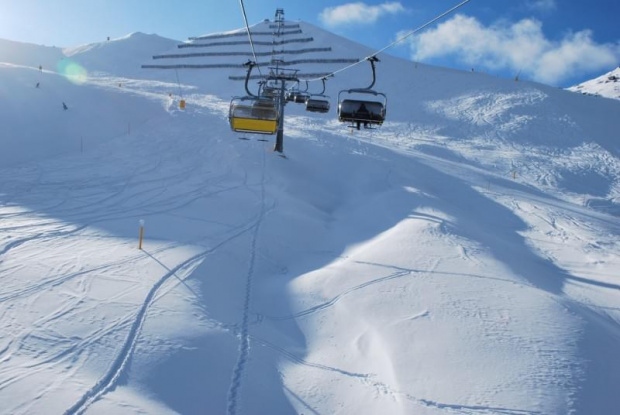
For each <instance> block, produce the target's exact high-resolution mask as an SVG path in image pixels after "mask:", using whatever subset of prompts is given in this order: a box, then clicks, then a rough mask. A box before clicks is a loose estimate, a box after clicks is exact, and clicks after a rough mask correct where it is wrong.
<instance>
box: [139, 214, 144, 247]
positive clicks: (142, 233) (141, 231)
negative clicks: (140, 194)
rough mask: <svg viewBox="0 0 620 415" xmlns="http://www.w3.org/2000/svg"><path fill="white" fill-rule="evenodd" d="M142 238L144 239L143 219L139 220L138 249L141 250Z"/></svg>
mask: <svg viewBox="0 0 620 415" xmlns="http://www.w3.org/2000/svg"><path fill="white" fill-rule="evenodd" d="M143 238H144V219H140V242H138V249H142V239H143Z"/></svg>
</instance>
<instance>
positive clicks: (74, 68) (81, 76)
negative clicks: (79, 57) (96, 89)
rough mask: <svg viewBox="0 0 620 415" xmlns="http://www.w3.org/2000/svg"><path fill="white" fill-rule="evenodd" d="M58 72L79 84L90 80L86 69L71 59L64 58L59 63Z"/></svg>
mask: <svg viewBox="0 0 620 415" xmlns="http://www.w3.org/2000/svg"><path fill="white" fill-rule="evenodd" d="M58 73H60V74H62V75H63V76H65V77H66V78H67V79H68V80H69V81H71V82H73V83H74V84H77V85H82V84H83V83H85V82H86V81H87V80H88V72H87V71H86V69H84V68H83V67H82V66H80V65H78V64H77V63H75V62H73V61H71V60H69V59H63V60H62V61H60V62H59V63H58Z"/></svg>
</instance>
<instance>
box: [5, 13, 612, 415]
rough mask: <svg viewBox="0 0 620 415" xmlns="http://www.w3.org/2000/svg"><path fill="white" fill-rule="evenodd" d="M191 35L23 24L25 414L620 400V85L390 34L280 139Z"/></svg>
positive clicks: (330, 44) (10, 230)
mask: <svg viewBox="0 0 620 415" xmlns="http://www.w3.org/2000/svg"><path fill="white" fill-rule="evenodd" d="M272 23H273V22H271V23H270V22H261V23H259V24H257V25H255V26H253V27H252V29H253V30H256V31H261V30H262V31H267V30H269V28H268V25H269V24H272ZM291 23H294V24H299V25H300V28H301V30H302V32H303V34H302V35H298V36H302V37H312V38H313V42H312V46H311V47H312V48H324V49H325V48H331V50H330V51H329V52H326V51H324V52H313V54H312V58H316V59H323V58H324V59H329V58H347V59H352V58H363V57H365V56H368V55H369V54H371V53H372V50H370V49H368V48H366V47H364V46H362V45H359V44H356V43H354V42H352V41H349V40H346V39H343V38H340V37H338V36H336V35H333V34H331V33H328V32H326V31H324V30H323V29H320V28H318V27H315V26H313V25H310V24H307V23H304V22H297V21H294V22H291ZM239 39H243V38H242V37H240V38H239ZM177 43H180V42H174V41H170V40H168V39H162V38H159V37H157V36H154V35H144V34H140V33H136V34H133V35H130V36H127V37H125V38H122V39H114V40H111V41H109V42H103V43H101V44H97V45H88V46H85V47H81V48H74V49H71V50H64V51H63V50H61V49H53V48H44V47H38V46H34V45H24V44H19V43H17V42H10V41H3V42H2V43H0V61H3V62H5V63H0V97H1V99H0V128H1V130H0V131H1V132H2V134H1V136H0V140H1V143H0V144H1V148H2V151H1V152H0V178H1V180H0V413H2V414H15V415H18V414H67V415H73V414H112V413H122V414H140V413H148V414H177V413H178V414H204V413H208V414H276V413H277V414H289V413H290V414H294V413H297V414H306V415H307V414H337V413H338V414H433V415H434V414H503V415H507V414H510V415H525V414H613V413H617V411H618V408H620V395H619V394H618V393H617V392H618V385H620V353H618V351H619V350H620V325H619V324H620V275H619V271H618V270H620V246H619V244H620V238H619V235H620V221H619V219H618V216H619V215H620V200H619V195H620V185H619V177H620V174H619V173H620V161H619V154H620V151H619V150H620V142H619V141H618V138H619V135H618V132H619V131H620V117H618V114H620V102H617V101H614V100H609V99H601V98H598V97H591V96H583V95H580V94H576V93H572V92H569V91H565V90H561V89H558V88H553V87H548V86H545V85H540V84H536V83H531V82H524V81H520V82H514V81H513V80H505V79H499V78H496V77H493V76H490V75H485V74H480V73H471V72H466V71H457V70H451V69H444V68H438V67H432V66H427V65H423V64H420V63H414V62H409V61H405V60H401V59H397V58H394V57H391V56H389V55H385V54H383V55H381V56H379V57H380V59H381V62H380V63H378V65H377V70H378V72H377V73H378V79H377V85H376V87H375V89H376V90H379V91H382V92H385V93H386V94H387V96H388V107H387V108H388V115H387V121H386V123H385V124H384V125H383V126H382V127H380V128H379V129H374V130H363V129H362V130H361V131H356V130H350V129H348V128H347V127H346V126H344V125H342V124H340V123H338V121H337V119H336V116H335V110H334V109H335V108H336V106H337V93H338V91H339V90H340V89H345V88H355V87H364V86H366V85H367V84H368V83H369V81H370V69H369V67H368V66H367V65H358V66H356V67H354V68H352V69H351V70H350V71H347V72H346V73H342V74H340V75H338V76H336V77H334V78H333V79H330V80H329V81H328V84H327V88H328V90H327V94H329V95H330V96H331V104H332V111H331V112H330V113H328V114H325V115H316V114H309V113H305V112H304V111H303V107H301V106H295V105H294V104H289V105H287V108H286V114H287V115H286V121H285V142H284V151H285V155H286V158H281V157H277V156H276V155H275V154H274V153H273V151H272V148H273V138H271V137H265V136H254V135H243V134H237V133H234V132H232V131H231V130H230V128H229V126H228V120H227V116H228V104H229V100H230V98H231V97H232V96H233V95H243V83H242V82H239V81H233V80H229V76H231V75H232V76H243V74H244V70H243V69H241V68H239V69H230V68H228V69H226V68H221V69H204V70H198V69H194V70H191V69H181V70H178V77H179V81H178V82H177V79H176V74H175V71H174V70H165V69H160V70H158V69H140V65H142V64H146V65H150V64H153V62H154V60H153V59H152V56H153V55H156V54H174V53H181V52H183V51H185V49H178V48H176V47H175V46H174V45H176V44H177ZM299 47H300V48H302V47H303V48H306V47H310V46H299ZM242 48H243V46H240V47H239V49H235V50H246V52H248V53H249V49H247V47H246V49H242ZM188 49H189V48H188ZM230 50H231V48H230V45H228V46H213V47H211V48H210V50H209V51H210V52H217V51H230ZM269 50H271V47H267V46H264V47H261V46H257V51H259V52H260V51H269ZM18 51H19V53H18ZM43 57H45V59H47V61H45V62H43V63H41V62H40V61H41V60H43ZM304 58H305V57H304ZM215 59H216V61H217V60H218V59H219V60H220V61H221V62H224V61H225V62H232V63H243V62H245V61H246V60H247V57H243V56H241V57H230V56H229V57H225V58H222V57H220V58H215ZM291 59H297V58H296V57H295V58H291ZM187 60H188V61H191V59H187ZM59 61H60V62H61V65H60V66H57V62H59ZM181 62H184V60H181ZM193 62H194V63H196V62H195V60H194V61H193ZM205 62H207V61H206V60H202V61H200V63H205ZM213 62H214V61H213V60H210V61H208V63H213ZM175 63H179V61H176V62H175ZM72 64H76V65H79V68H83V69H84V70H85V71H82V70H81V69H80V70H78V69H75V70H68V69H66V68H67V67H70V66H71V65H72ZM39 65H42V66H43V68H42V70H41V71H40V70H39V68H38V66H39ZM342 66H344V65H343V64H336V63H332V64H329V65H325V64H322V65H314V64H312V63H307V64H301V65H299V68H300V70H301V71H302V72H305V73H317V72H320V71H323V70H326V71H332V70H335V69H337V68H339V67H342ZM57 68H63V69H57ZM74 68H78V66H75V67H74ZM59 71H65V74H66V73H69V74H71V76H69V77H67V76H63V74H62V73H59ZM37 82H38V83H39V84H40V86H39V87H38V88H37V87H35V85H36V83H37ZM311 88H316V89H320V88H319V86H318V85H316V84H315V85H311ZM170 93H172V96H170V95H169V94H170ZM181 97H182V98H183V99H185V100H186V101H187V108H186V109H185V110H184V111H181V110H180V109H179V107H178V103H179V100H180V99H181ZM63 102H64V103H66V105H67V107H68V110H63V107H62V103H63ZM240 138H245V139H240ZM265 138H266V139H268V141H261V140H260V139H265ZM139 220H144V221H145V225H144V229H145V239H144V245H143V250H139V249H138V227H139V225H138V221H139Z"/></svg>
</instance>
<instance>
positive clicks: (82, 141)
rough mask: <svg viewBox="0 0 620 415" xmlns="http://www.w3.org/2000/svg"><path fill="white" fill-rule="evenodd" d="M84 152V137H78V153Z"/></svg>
mask: <svg viewBox="0 0 620 415" xmlns="http://www.w3.org/2000/svg"><path fill="white" fill-rule="evenodd" d="M83 152H84V137H82V136H80V153H83Z"/></svg>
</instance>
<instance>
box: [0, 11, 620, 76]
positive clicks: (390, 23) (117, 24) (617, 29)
mask: <svg viewBox="0 0 620 415" xmlns="http://www.w3.org/2000/svg"><path fill="white" fill-rule="evenodd" d="M456 3H458V1H452V0H433V1H429V0H426V1H422V0H417V1H413V0H405V1H400V2H399V1H391V0H388V1H369V0H367V1H361V2H357V1H321V0H316V1H307V0H305V1H301V0H286V1H284V0H279V1H273V0H260V1H258V0H245V4H246V10H247V14H248V19H249V21H250V22H251V23H255V22H258V21H260V20H262V19H264V18H272V17H273V14H274V11H275V9H276V8H277V7H282V8H284V9H285V13H286V18H287V19H289V20H297V19H301V20H304V21H307V22H310V23H313V24H316V25H318V26H321V27H323V28H325V29H327V30H330V31H333V32H335V33H337V34H339V35H342V36H344V37H347V38H350V39H353V40H356V41H358V42H360V43H363V44H365V45H368V46H370V47H374V48H377V49H379V48H381V47H383V46H385V45H386V44H388V43H390V42H391V41H393V40H394V39H395V38H396V36H397V35H398V34H399V33H403V32H404V31H407V30H411V29H413V28H415V27H417V26H419V25H421V24H423V23H424V22H426V21H428V20H430V19H432V18H433V17H434V16H436V15H437V14H440V13H441V12H443V11H444V10H446V9H448V8H450V7H451V6H452V5H454V4H456ZM619 16H620V1H619V0H589V1H581V0H580V1H577V0H514V1H505V0H471V1H470V3H468V4H467V5H465V6H464V7H463V8H462V9H460V10H459V12H458V16H456V15H453V16H450V17H448V18H447V19H445V20H443V21H442V22H440V23H439V24H438V25H435V26H434V27H431V28H430V29H429V30H427V31H425V32H424V33H423V34H421V35H419V36H415V37H412V38H410V39H409V40H408V41H407V42H404V43H403V44H402V45H400V46H398V47H395V48H393V49H391V50H390V53H392V54H394V55H397V56H401V57H404V58H409V59H415V60H418V61H421V62H426V63H430V64H436V65H441V66H448V67H453V68H459V69H466V70H471V68H474V70H476V71H484V72H487V73H492V74H496V75H498V76H503V77H510V78H512V77H514V76H515V75H516V74H517V73H519V72H520V73H521V78H525V79H531V80H536V81H540V82H544V83H548V84H552V85H558V86H568V85H572V84H574V83H578V82H581V81H583V80H585V79H589V78H592V77H594V76H598V75H600V74H601V73H603V72H607V71H609V70H611V69H613V68H614V67H616V66H618V64H620V24H619V22H618V20H619V19H618V17H619ZM242 24H243V19H242V16H241V13H240V7H239V2H238V1H237V0H229V1H222V0H219V1H215V0H186V1H183V2H173V1H169V0H54V1H50V0H19V1H17V0H0V38H5V39H11V40H18V41H24V42H31V43H37V44H45V45H49V46H76V45H80V44H85V43H91V42H97V41H101V40H104V39H105V38H106V37H107V36H111V37H120V36H123V35H125V34H128V33H131V32H135V31H141V32H145V33H157V34H159V35H161V36H164V37H169V38H174V39H178V40H184V39H186V38H187V37H189V36H195V35H200V34H205V33H211V32H218V31H223V30H231V29H235V28H238V27H240V26H241V25H242Z"/></svg>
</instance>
